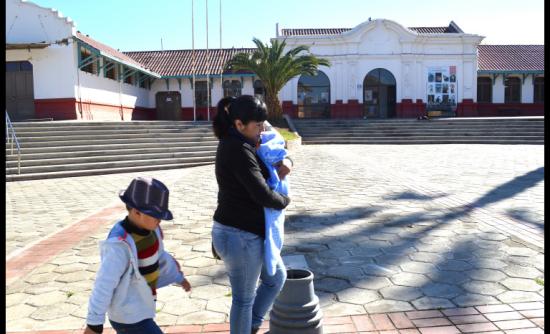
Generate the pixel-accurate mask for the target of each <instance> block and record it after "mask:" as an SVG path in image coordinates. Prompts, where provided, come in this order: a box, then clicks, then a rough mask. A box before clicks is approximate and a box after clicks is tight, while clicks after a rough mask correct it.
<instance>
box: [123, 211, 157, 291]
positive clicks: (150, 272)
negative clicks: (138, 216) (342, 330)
mask: <svg viewBox="0 0 550 334" xmlns="http://www.w3.org/2000/svg"><path fill="white" fill-rule="evenodd" d="M123 227H124V228H125V229H126V231H127V232H129V233H130V234H131V235H132V238H133V239H134V241H135V243H136V247H137V252H138V267H139V273H140V274H141V275H142V276H143V277H144V278H145V280H146V281H147V284H148V285H149V287H150V288H151V292H152V293H153V296H154V298H155V300H156V297H157V281H158V277H159V273H160V270H159V240H158V238H157V233H156V232H155V231H147V230H143V229H140V228H138V227H136V226H135V225H133V224H132V223H130V222H129V220H128V219H126V221H125V222H124V223H123Z"/></svg>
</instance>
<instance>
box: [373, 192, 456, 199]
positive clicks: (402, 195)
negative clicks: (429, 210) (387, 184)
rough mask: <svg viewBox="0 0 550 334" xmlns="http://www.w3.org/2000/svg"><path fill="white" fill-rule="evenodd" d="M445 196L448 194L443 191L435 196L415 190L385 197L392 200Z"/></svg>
mask: <svg viewBox="0 0 550 334" xmlns="http://www.w3.org/2000/svg"><path fill="white" fill-rule="evenodd" d="M445 196H448V195H447V194H443V193H442V194H437V195H434V196H426V195H424V194H420V193H418V192H414V191H403V192H401V193H400V194H395V195H391V196H385V197H384V199H385V200H390V201H392V200H395V201H398V200H417V201H429V200H432V199H434V198H440V197H445Z"/></svg>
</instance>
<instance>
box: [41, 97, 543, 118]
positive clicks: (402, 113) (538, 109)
mask: <svg viewBox="0 0 550 334" xmlns="http://www.w3.org/2000/svg"><path fill="white" fill-rule="evenodd" d="M34 106H35V117H36V118H53V119H54V120H77V119H78V120H113V121H122V120H124V121H129V120H156V108H143V107H128V106H123V107H122V108H121V107H120V106H115V105H106V104H101V103H94V102H90V101H82V103H79V102H78V101H77V100H76V99H75V98H64V99H36V100H34ZM80 106H81V108H80ZM282 108H283V113H285V114H287V115H290V116H291V117H293V118H297V117H298V106H297V105H295V104H293V103H292V101H283V102H282ZM395 108H396V118H416V117H418V116H422V115H425V112H426V105H425V104H424V102H423V101H422V100H421V99H418V100H416V101H415V102H413V101H412V100H411V99H403V100H401V102H399V103H396V107H395ZM80 110H82V112H80ZM181 113H182V120H184V121H192V120H193V108H182V109H181ZM330 115H331V118H362V117H363V104H362V103H359V101H358V100H349V101H348V103H343V102H342V100H336V103H334V104H331V106H330ZM215 116H216V108H215V107H211V108H210V120H213V119H214V117H215ZM456 116H457V117H489V116H544V103H475V102H474V101H473V100H472V99H464V100H463V101H462V102H460V103H458V105H457V110H456ZM197 120H207V113H206V108H197Z"/></svg>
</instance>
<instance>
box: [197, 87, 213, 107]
mask: <svg viewBox="0 0 550 334" xmlns="http://www.w3.org/2000/svg"><path fill="white" fill-rule="evenodd" d="M210 90H212V86H210ZM207 96H208V94H207V93H206V81H195V101H196V102H195V105H196V106H197V107H199V108H206V99H207ZM209 97H210V101H209V102H210V103H209V104H210V106H212V94H210V96H209Z"/></svg>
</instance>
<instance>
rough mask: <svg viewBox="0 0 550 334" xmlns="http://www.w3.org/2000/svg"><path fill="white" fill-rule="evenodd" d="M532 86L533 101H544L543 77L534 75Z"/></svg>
mask: <svg viewBox="0 0 550 334" xmlns="http://www.w3.org/2000/svg"><path fill="white" fill-rule="evenodd" d="M533 87H534V90H535V91H534V92H533V102H534V103H544V77H535V79H534V80H533Z"/></svg>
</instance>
